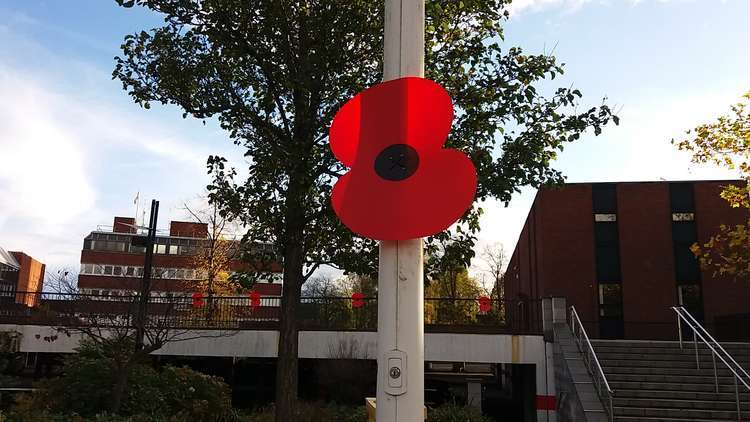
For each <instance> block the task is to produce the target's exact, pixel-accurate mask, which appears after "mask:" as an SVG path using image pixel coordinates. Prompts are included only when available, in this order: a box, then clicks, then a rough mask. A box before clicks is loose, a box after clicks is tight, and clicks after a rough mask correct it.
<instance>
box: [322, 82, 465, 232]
mask: <svg viewBox="0 0 750 422" xmlns="http://www.w3.org/2000/svg"><path fill="white" fill-rule="evenodd" d="M452 121H453V104H452V102H451V99H450V97H449V96H448V93H447V92H446V91H445V89H443V88H442V87H441V86H440V85H438V84H436V83H435V82H432V81H430V80H427V79H423V78H415V77H408V78H401V79H396V80H392V81H388V82H384V83H381V84H378V85H376V86H374V87H372V88H369V89H367V90H365V91H363V92H361V93H359V94H357V95H356V96H355V97H354V98H352V99H351V100H349V101H348V102H347V103H346V104H344V106H343V107H342V108H341V109H340V110H339V111H338V113H336V117H335V118H334V119H333V124H332V125H331V129H330V141H331V150H333V153H334V155H335V156H336V158H338V159H339V160H340V161H341V162H342V163H343V164H344V165H346V166H347V167H350V168H351V170H350V171H349V172H348V173H346V174H345V175H343V176H342V177H341V178H339V180H338V181H337V182H336V185H335V186H334V187H333V193H332V195H331V202H332V204H333V209H334V211H335V212H336V215H338V217H339V219H340V220H341V221H342V222H343V223H344V224H345V225H346V226H347V227H349V228H350V229H351V230H352V231H353V232H355V233H357V234H359V235H361V236H364V237H369V238H371V239H378V240H404V239H413V238H417V237H423V236H429V235H432V234H435V233H438V232H441V231H443V230H445V229H447V228H448V227H449V226H450V225H451V224H453V223H454V222H456V220H458V219H459V218H461V216H462V215H463V214H464V213H465V212H466V210H467V209H468V208H469V207H470V206H471V203H472V201H473V200H474V194H475V193H476V184H477V175H476V170H475V169H474V165H473V164H472V163H471V160H469V158H468V157H467V156H466V155H464V154H463V153H462V152H460V151H458V150H454V149H445V148H443V144H444V143H445V140H446V138H447V137H448V132H449V131H450V127H451V122H452Z"/></svg>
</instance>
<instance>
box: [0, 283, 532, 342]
mask: <svg viewBox="0 0 750 422" xmlns="http://www.w3.org/2000/svg"><path fill="white" fill-rule="evenodd" d="M483 301H484V303H483V304H482V303H480V299H479V298H426V299H425V300H424V314H425V331H427V332H473V333H481V332H487V333H513V334H539V333H541V332H542V322H541V304H540V302H539V301H528V300H527V301H518V300H515V301H509V300H500V299H483ZM29 304H33V306H29ZM138 304H139V297H138V296H137V295H120V296H112V295H94V294H81V293H43V292H42V293H40V292H14V293H13V295H10V296H6V297H2V298H0V323H13V324H34V325H49V326H61V327H70V326H76V325H84V326H108V325H111V326H124V325H129V324H132V323H133V321H134V318H135V315H136V313H137V309H138V306H139V305H138ZM147 315H148V321H147V323H148V324H152V325H156V326H159V327H163V328H179V329H201V328H206V329H209V328H210V329H239V330H242V329H275V328H277V327H278V321H279V318H280V317H281V297H279V296H261V297H260V299H258V298H257V297H256V298H255V300H254V299H253V298H251V296H249V295H246V296H214V297H212V298H209V297H207V296H205V295H194V296H193V295H180V296H178V295H172V296H163V295H160V296H156V295H155V296H152V297H150V298H149V300H148V305H147ZM297 319H298V327H299V328H300V329H302V330H357V331H375V330H377V325H378V304H377V298H374V297H364V298H352V297H323V296H319V297H303V298H301V300H300V304H299V308H298V312H297Z"/></svg>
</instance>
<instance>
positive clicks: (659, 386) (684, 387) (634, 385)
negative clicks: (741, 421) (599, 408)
mask: <svg viewBox="0 0 750 422" xmlns="http://www.w3.org/2000/svg"><path fill="white" fill-rule="evenodd" d="M609 386H610V387H611V388H612V389H613V390H614V391H615V394H617V393H618V392H619V391H621V390H658V391H691V392H703V393H715V392H716V387H715V386H714V384H712V383H698V384H689V383H680V382H634V381H609ZM739 388H740V392H741V393H742V390H741V389H742V388H744V387H742V385H740V386H739ZM719 393H732V394H734V384H732V385H724V384H719Z"/></svg>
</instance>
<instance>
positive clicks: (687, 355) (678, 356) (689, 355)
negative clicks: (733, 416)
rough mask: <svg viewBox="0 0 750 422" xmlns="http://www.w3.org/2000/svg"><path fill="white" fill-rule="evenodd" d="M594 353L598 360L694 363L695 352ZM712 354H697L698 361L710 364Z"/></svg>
mask: <svg viewBox="0 0 750 422" xmlns="http://www.w3.org/2000/svg"><path fill="white" fill-rule="evenodd" d="M594 351H595V352H596V356H597V357H598V358H599V359H612V360H624V359H633V360H636V359H638V360H640V359H647V360H653V361H660V360H667V361H692V362H695V352H682V353H680V352H675V353H628V352H625V351H622V352H619V353H613V352H600V351H598V350H594ZM712 356H713V355H712V354H711V353H699V354H698V360H699V361H701V362H711V360H712ZM732 358H733V359H734V360H735V361H736V362H737V363H739V364H742V362H745V360H743V359H738V357H737V356H734V355H732ZM716 360H717V362H720V359H719V358H718V357H717V358H716ZM727 362H729V359H727Z"/></svg>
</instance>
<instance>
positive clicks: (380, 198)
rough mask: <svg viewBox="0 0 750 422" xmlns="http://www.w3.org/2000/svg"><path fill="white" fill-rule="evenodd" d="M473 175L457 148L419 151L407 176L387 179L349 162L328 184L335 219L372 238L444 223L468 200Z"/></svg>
mask: <svg viewBox="0 0 750 422" xmlns="http://www.w3.org/2000/svg"><path fill="white" fill-rule="evenodd" d="M476 182H477V175H476V171H475V169H474V165H473V164H472V163H471V160H469V158H468V157H467V156H466V155H464V154H463V153H461V152H460V151H457V150H451V149H440V150H437V151H434V152H432V153H429V154H426V155H425V156H424V157H420V166H419V168H418V170H417V171H416V173H414V174H413V175H412V176H411V177H409V178H407V179H405V180H402V181H399V182H392V181H387V180H385V179H382V178H380V177H379V176H377V175H376V174H375V172H374V171H373V170H372V169H369V168H364V169H360V168H355V169H353V170H352V171H350V172H349V173H347V174H346V175H344V176H343V177H341V178H340V179H339V180H338V182H337V183H336V185H335V186H334V188H333V192H332V195H331V201H332V205H333V208H334V211H335V212H336V214H337V215H338V217H339V219H340V220H341V221H342V222H343V223H344V224H345V225H346V226H347V227H349V229H351V230H352V231H354V232H355V233H357V234H359V235H361V236H365V237H369V238H371V239H378V240H405V239H413V238H417V237H423V236H429V235H432V234H435V233H438V232H441V231H443V230H445V229H447V228H448V227H449V226H450V225H451V224H453V223H454V222H456V221H457V220H458V219H459V218H461V216H462V215H463V214H464V213H465V212H466V210H467V209H468V208H469V207H470V206H471V203H472V202H473V201H474V194H475V193H476Z"/></svg>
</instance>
